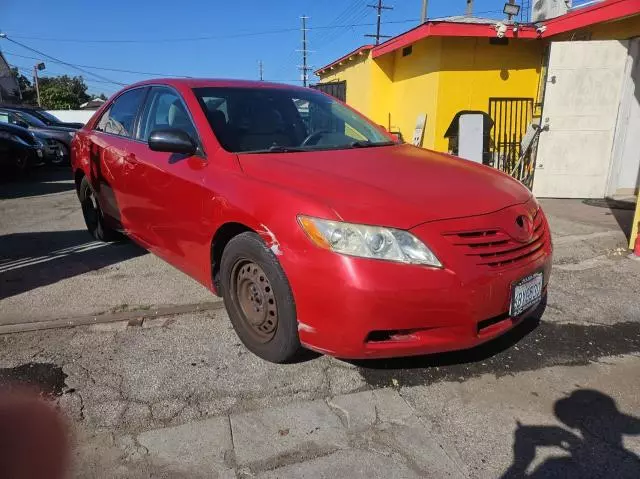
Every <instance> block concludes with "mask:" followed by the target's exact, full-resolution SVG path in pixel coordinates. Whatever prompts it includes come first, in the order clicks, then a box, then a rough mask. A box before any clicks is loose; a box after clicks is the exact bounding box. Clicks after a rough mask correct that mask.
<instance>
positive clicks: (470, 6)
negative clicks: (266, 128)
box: [464, 0, 473, 17]
mask: <svg viewBox="0 0 640 479" xmlns="http://www.w3.org/2000/svg"><path fill="white" fill-rule="evenodd" d="M464 14H465V16H467V17H472V16H473V0H467V10H466V11H465V12H464Z"/></svg>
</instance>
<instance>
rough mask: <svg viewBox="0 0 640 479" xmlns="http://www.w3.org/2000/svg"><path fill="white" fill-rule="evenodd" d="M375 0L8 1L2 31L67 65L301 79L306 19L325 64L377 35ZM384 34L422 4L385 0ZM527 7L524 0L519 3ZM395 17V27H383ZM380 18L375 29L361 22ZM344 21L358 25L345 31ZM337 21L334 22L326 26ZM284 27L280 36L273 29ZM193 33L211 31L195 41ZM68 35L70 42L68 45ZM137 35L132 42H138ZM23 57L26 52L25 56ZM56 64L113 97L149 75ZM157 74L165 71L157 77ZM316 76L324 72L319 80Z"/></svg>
mask: <svg viewBox="0 0 640 479" xmlns="http://www.w3.org/2000/svg"><path fill="white" fill-rule="evenodd" d="M369 3H376V1H375V0H235V1H223V0H190V1H183V2H176V1H168V0H155V1H151V0H109V1H107V2H87V1H86V0H83V1H80V0H64V1H51V0H34V1H31V2H28V7H27V4H25V2H24V1H23V0H2V5H1V6H0V31H3V32H5V33H6V34H7V35H8V36H9V37H10V38H13V39H15V40H16V41H19V42H21V43H24V44H25V45H28V46H30V47H32V48H35V49H37V50H40V51H42V52H43V53H46V54H49V55H51V56H53V57H56V58H58V59H61V60H63V61H65V62H69V63H73V64H78V65H89V66H99V67H105V68H115V69H124V70H135V71H141V72H150V73H163V74H173V75H183V76H204V77H224V78H247V79H257V77H258V61H260V60H261V61H262V62H263V63H264V77H265V79H266V80H272V81H284V82H289V83H293V82H297V81H298V80H299V79H300V72H299V71H298V70H297V68H296V67H297V66H298V65H299V64H300V63H301V60H300V53H298V52H296V50H297V49H300V48H301V44H300V43H301V33H300V31H299V30H297V29H298V28H299V27H300V18H299V17H300V16H301V15H303V14H304V15H307V16H308V17H309V20H308V27H309V28H310V31H309V32H308V35H309V48H310V49H311V50H313V53H311V55H310V64H311V66H313V67H315V68H318V67H321V66H323V65H325V64H326V63H329V62H330V61H332V60H333V59H335V58H338V57H339V56H341V55H342V54H344V53H346V52H347V51H349V50H352V49H354V48H356V47H357V46H359V45H362V44H364V43H368V42H369V41H370V40H371V39H366V38H365V37H364V36H363V35H364V34H365V33H374V32H375V26H374V25H373V24H374V23H375V20H376V14H375V10H374V9H372V8H367V7H366V5H367V4H369ZM385 3H386V4H388V5H391V6H393V7H394V10H391V11H385V12H384V16H383V33H384V34H388V35H396V34H398V33H401V32H403V31H405V30H408V29H410V28H412V27H414V26H415V25H416V24H417V23H418V19H419V17H420V10H421V5H422V2H421V0H386V1H385ZM518 3H521V0H519V1H518ZM465 5H466V1H465V0H430V2H429V16H430V17H441V16H447V15H460V14H462V13H464V9H465ZM503 5H504V0H475V7H474V10H475V13H476V14H477V15H478V16H488V17H497V18H501V17H502V14H501V11H502V7H503ZM384 22H388V23H386V24H385V23H384ZM362 24H371V25H362ZM345 25H358V26H352V27H345ZM327 27H332V28H327ZM273 30H277V32H275V33H274V32H271V33H266V32H269V31H273ZM194 37H208V38H205V39H201V40H192V39H193V38H194ZM63 40H68V41H63ZM129 41H131V42H129ZM0 48H1V49H2V51H3V53H4V54H5V56H6V58H7V60H8V61H9V63H10V64H12V65H16V66H19V67H20V68H22V69H23V70H26V69H29V70H30V69H31V68H32V67H33V64H34V63H35V62H36V60H35V59H32V58H24V56H27V57H39V55H37V54H34V53H33V52H30V51H28V50H26V49H24V48H22V47H20V46H18V45H16V44H13V43H9V42H8V41H7V40H0ZM18 55H22V57H21V56H18ZM43 61H45V62H46V64H47V70H46V71H45V72H43V73H44V74H50V75H55V74H62V73H67V74H78V75H82V76H83V77H84V78H85V80H86V81H87V84H88V85H89V91H91V92H94V93H99V92H104V93H106V94H107V95H109V94H111V93H113V92H115V91H117V90H118V89H119V88H120V86H118V85H114V84H110V83H104V82H105V81H107V80H113V81H117V82H122V83H133V82H135V81H138V80H142V79H146V78H152V76H150V75H142V74H137V73H136V74H133V73H123V72H113V71H106V70H94V69H90V68H87V70H89V71H92V72H94V73H96V74H98V75H100V76H102V77H104V78H106V79H107V80H105V79H104V78H102V79H100V78H94V77H91V76H89V75H87V74H83V73H80V72H77V71H74V70H73V69H71V68H70V67H68V66H65V65H59V64H55V63H54V62H52V61H49V60H47V59H46V58H43ZM156 76H158V75H156ZM310 78H311V79H312V81H313V80H315V77H314V76H313V75H311V77H310Z"/></svg>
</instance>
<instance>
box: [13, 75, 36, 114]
mask: <svg viewBox="0 0 640 479" xmlns="http://www.w3.org/2000/svg"><path fill="white" fill-rule="evenodd" d="M11 71H12V73H13V76H14V77H15V78H16V80H17V81H18V86H19V87H20V93H19V94H18V92H16V96H17V97H20V95H22V103H24V104H26V105H35V104H36V103H37V100H36V89H35V88H34V87H33V85H32V84H31V81H29V79H28V78H27V77H26V76H24V75H23V74H22V73H20V72H19V71H18V69H17V68H12V69H11Z"/></svg>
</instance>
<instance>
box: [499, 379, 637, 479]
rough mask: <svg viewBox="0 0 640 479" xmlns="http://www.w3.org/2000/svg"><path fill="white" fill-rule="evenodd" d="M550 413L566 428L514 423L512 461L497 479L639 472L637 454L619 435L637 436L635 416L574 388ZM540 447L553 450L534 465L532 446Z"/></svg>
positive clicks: (592, 392) (604, 398) (606, 398)
mask: <svg viewBox="0 0 640 479" xmlns="http://www.w3.org/2000/svg"><path fill="white" fill-rule="evenodd" d="M554 413H555V415H556V417H557V418H558V419H559V420H560V421H561V422H562V423H563V424H564V425H565V426H566V428H564V427H559V426H523V425H522V424H521V423H519V422H518V426H517V429H516V431H515V433H514V443H513V455H514V459H513V464H512V465H511V466H510V467H509V469H507V470H506V471H505V473H504V474H503V475H502V478H503V479H512V478H548V477H562V478H574V477H575V478H596V477H615V478H627V477H628V478H632V477H633V478H637V477H639V476H640V457H638V456H637V455H636V454H634V453H633V452H631V451H629V450H627V449H625V447H624V444H623V436H624V435H640V419H638V418H636V417H634V416H630V415H626V414H623V413H621V412H620V411H619V410H618V407H617V405H616V403H615V401H614V400H613V399H612V398H611V397H609V396H607V395H606V394H603V393H601V392H600V391H595V390H592V389H578V390H576V391H573V392H572V393H571V395H569V396H568V397H566V398H563V399H559V400H558V401H556V403H555V406H554ZM569 429H572V430H569ZM543 447H544V448H549V447H552V448H555V449H556V450H555V451H554V452H553V455H552V456H551V457H548V458H547V459H545V460H543V461H542V462H541V463H540V464H539V465H537V466H536V465H535V464H536V463H537V462H538V461H536V453H537V449H538V448H543ZM530 469H533V470H530Z"/></svg>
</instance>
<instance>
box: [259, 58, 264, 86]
mask: <svg viewBox="0 0 640 479" xmlns="http://www.w3.org/2000/svg"><path fill="white" fill-rule="evenodd" d="M258 71H259V72H260V81H264V76H263V69H262V60H260V61H259V62H258Z"/></svg>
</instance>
